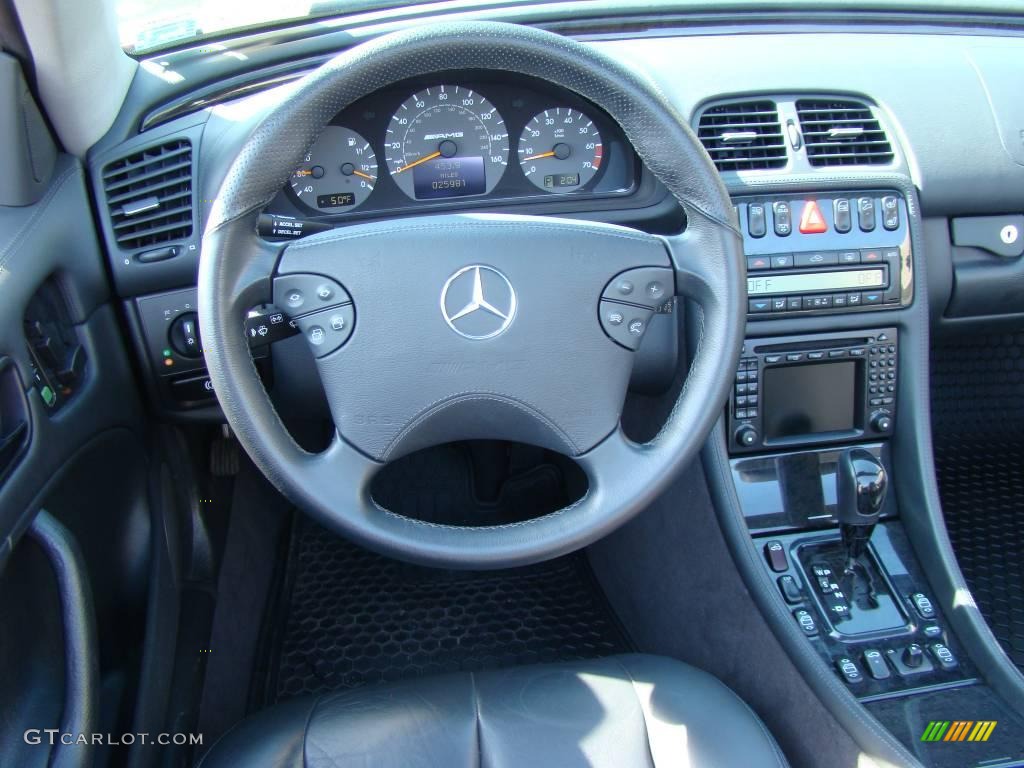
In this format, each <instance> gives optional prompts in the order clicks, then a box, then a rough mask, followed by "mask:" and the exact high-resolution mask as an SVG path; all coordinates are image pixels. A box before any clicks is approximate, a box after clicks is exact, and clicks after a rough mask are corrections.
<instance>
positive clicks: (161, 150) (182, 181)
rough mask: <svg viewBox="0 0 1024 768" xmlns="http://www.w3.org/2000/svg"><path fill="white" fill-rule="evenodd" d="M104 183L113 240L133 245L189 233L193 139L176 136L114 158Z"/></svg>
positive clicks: (127, 247)
mask: <svg viewBox="0 0 1024 768" xmlns="http://www.w3.org/2000/svg"><path fill="white" fill-rule="evenodd" d="M103 189H104V191H105V193H106V196H107V208H108V209H109V211H110V219H111V223H112V226H113V230H114V237H115V239H116V240H117V245H118V247H120V248H121V249H123V250H126V251H134V250H138V249H140V248H146V247H148V246H151V245H157V244H159V243H166V242H169V241H171V240H180V239H182V238H185V237H188V236H189V235H191V234H192V144H191V143H190V142H189V141H188V139H179V140H176V141H172V142H169V143H167V144H161V145H159V146H155V147H150V148H148V149H144V150H142V151H141V152H137V153H135V154H134V155H129V156H127V157H124V158H121V159H120V160H115V161H114V162H112V163H110V164H109V165H107V167H106V168H104V169H103Z"/></svg>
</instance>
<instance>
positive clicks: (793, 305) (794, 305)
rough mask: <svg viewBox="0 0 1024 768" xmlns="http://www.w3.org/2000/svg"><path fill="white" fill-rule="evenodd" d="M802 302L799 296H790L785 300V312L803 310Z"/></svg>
mask: <svg viewBox="0 0 1024 768" xmlns="http://www.w3.org/2000/svg"><path fill="white" fill-rule="evenodd" d="M803 307H804V301H803V297H801V296H790V297H788V298H787V299H786V310H787V311H788V312H798V311H799V310H801V309H803Z"/></svg>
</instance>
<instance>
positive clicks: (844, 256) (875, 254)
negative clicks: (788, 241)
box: [747, 248, 900, 272]
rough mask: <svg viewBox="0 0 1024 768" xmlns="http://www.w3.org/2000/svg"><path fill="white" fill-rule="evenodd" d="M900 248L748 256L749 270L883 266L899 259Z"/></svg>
mask: <svg viewBox="0 0 1024 768" xmlns="http://www.w3.org/2000/svg"><path fill="white" fill-rule="evenodd" d="M899 255H900V252H899V249H898V248H867V249H864V250H849V251H805V252H802V253H776V254H768V255H764V256H747V269H748V270H750V271H752V272H758V271H762V270H766V269H792V268H794V267H795V268H806V267H834V266H841V265H844V264H881V263H883V262H893V261H896V260H898V259H899Z"/></svg>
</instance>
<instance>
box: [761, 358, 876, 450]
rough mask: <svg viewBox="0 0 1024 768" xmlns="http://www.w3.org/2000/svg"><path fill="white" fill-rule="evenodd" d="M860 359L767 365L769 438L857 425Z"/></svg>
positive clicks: (842, 429)
mask: <svg viewBox="0 0 1024 768" xmlns="http://www.w3.org/2000/svg"><path fill="white" fill-rule="evenodd" d="M856 397H857V363H856V362H853V361H845V362H840V363H817V364H811V365H784V366H778V367H770V368H765V369H764V388H763V397H762V399H761V402H762V412H763V413H764V433H765V439H766V440H774V439H778V438H783V437H794V436H803V435H815V434H819V433H822V432H846V431H849V430H852V429H854V428H855V426H856V422H855V419H856V417H857V413H856V405H855V403H856Z"/></svg>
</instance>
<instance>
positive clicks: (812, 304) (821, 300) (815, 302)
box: [804, 296, 832, 309]
mask: <svg viewBox="0 0 1024 768" xmlns="http://www.w3.org/2000/svg"><path fill="white" fill-rule="evenodd" d="M831 307H832V297H831V296H804V309H830V308H831Z"/></svg>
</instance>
